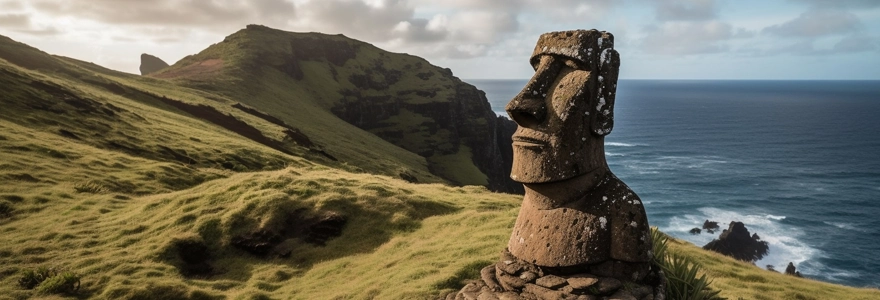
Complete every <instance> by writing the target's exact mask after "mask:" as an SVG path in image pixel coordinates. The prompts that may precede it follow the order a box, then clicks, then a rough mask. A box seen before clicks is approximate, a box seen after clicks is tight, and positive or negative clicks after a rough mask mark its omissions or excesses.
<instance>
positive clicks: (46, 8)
mask: <svg viewBox="0 0 880 300" xmlns="http://www.w3.org/2000/svg"><path fill="white" fill-rule="evenodd" d="M247 24H263V25H267V26H270V27H274V28H279V29H283V30H289V31H317V32H325V33H331V34H336V33H342V34H345V35H346V36H349V37H352V38H356V39H360V40H363V41H366V42H369V43H373V44H375V45H377V46H379V47H382V48H385V49H387V50H390V51H395V52H407V53H411V54H414V55H419V56H422V57H425V58H427V59H428V60H430V61H431V62H432V63H434V64H438V65H443V66H445V67H447V66H448V67H451V68H452V69H453V71H454V72H456V74H457V75H459V76H461V77H464V78H510V77H514V78H527V77H529V72H531V69H530V67H529V65H528V62H527V58H526V57H527V56H528V55H529V53H531V50H532V49H531V47H533V45H534V42H535V40H537V37H538V35H540V34H541V33H543V32H547V31H556V30H568V29H576V28H584V29H589V28H599V29H602V30H608V31H610V32H613V33H614V34H615V36H616V38H617V43H616V47H617V48H618V50H619V51H620V52H621V55H622V61H623V68H624V69H623V70H624V71H625V72H622V73H621V76H622V77H624V78H625V77H627V76H632V77H637V78H651V77H657V76H660V75H659V74H663V75H662V76H670V77H681V78H704V77H706V76H708V75H706V74H714V75H713V76H716V77H722V78H737V77H738V76H739V77H741V76H745V75H737V74H745V73H736V72H737V71H736V70H738V69H739V68H733V67H731V68H730V70H729V72H730V73H724V72H725V69H724V68H723V67H722V66H727V65H731V66H732V64H731V61H734V60H739V61H742V63H746V64H747V63H754V62H756V61H757V60H761V61H762V63H765V64H766V63H768V62H770V63H773V62H774V61H775V60H774V57H789V56H791V57H820V56H827V57H834V59H838V60H841V61H838V65H841V64H847V63H848V64H852V65H853V66H863V68H864V67H865V66H876V67H877V68H876V69H880V62H878V58H877V57H880V55H878V54H880V45H878V41H880V1H875V0H777V1H760V0H743V1H736V2H733V1H716V0H659V1H650V0H621V1H612V0H592V1H583V0H507V1H506V0H478V1H474V0H447V1H434V0H259V1H245V0H212V1H199V0H153V1H141V0H32V1H10V0H0V34H3V35H8V36H10V37H12V38H13V39H16V40H19V41H22V42H25V43H28V44H31V45H33V46H35V47H38V48H41V49H43V50H46V51H47V52H50V53H55V54H60V55H65V56H71V57H74V58H79V59H83V60H87V61H93V62H95V63H98V64H101V65H104V66H107V67H110V68H114V69H120V70H123V71H127V72H136V71H137V63H138V61H137V59H138V57H139V55H140V53H142V52H148V53H151V54H155V55H157V56H160V57H162V58H163V59H165V60H167V61H168V62H169V63H173V62H174V61H176V60H177V59H179V58H181V57H183V56H185V55H188V54H193V53H196V52H198V51H200V50H201V49H204V48H206V47H207V46H209V45H210V44H212V43H216V42H219V41H221V40H222V39H223V37H224V36H226V35H229V34H231V33H233V32H235V31H237V30H240V29H241V28H244V26H245V25H247ZM834 55H837V56H834ZM809 59H811V58H803V60H804V61H801V62H800V64H808V63H811V62H812V61H807V60H809ZM750 60H751V62H750ZM683 61H687V63H686V64H682V63H681V62H683ZM779 61H789V62H790V64H792V65H781V64H780V65H779V66H777V68H783V69H784V68H791V69H792V71H791V74H792V75H791V77H792V78H798V76H802V74H803V73H802V72H797V71H795V70H797V69H798V68H799V67H798V66H796V65H794V64H797V60H796V59H795V60H792V59H784V60H782V59H781V60H779ZM843 61H845V62H843ZM828 64H829V66H830V65H833V64H832V63H828ZM657 68H666V69H667V70H666V71H664V72H662V73H660V72H658V71H657V70H656V69H657ZM710 69H711V70H712V72H711V73H710V72H708V71H706V70H710ZM783 71H784V70H783ZM718 74H722V75H718ZM725 74H726V75H725ZM774 74H785V72H777V73H774ZM842 74H843V73H842ZM850 74H851V75H852V74H856V75H857V76H856V77H859V78H875V79H880V71H861V73H859V72H855V73H850ZM844 75H845V74H844ZM844 75H842V76H844ZM748 76H752V75H748Z"/></svg>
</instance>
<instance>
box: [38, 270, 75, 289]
mask: <svg viewBox="0 0 880 300" xmlns="http://www.w3.org/2000/svg"><path fill="white" fill-rule="evenodd" d="M79 286H80V276H79V275H77V274H75V273H73V272H64V273H61V274H57V275H55V276H52V277H49V278H48V279H46V280H45V281H43V282H42V283H40V284H39V285H37V291H39V292H41V293H49V294H73V293H76V291H78V290H79Z"/></svg>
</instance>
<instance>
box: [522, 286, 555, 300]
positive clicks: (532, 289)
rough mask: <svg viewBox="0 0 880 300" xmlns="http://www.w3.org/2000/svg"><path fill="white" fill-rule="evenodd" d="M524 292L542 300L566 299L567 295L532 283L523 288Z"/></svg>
mask: <svg viewBox="0 0 880 300" xmlns="http://www.w3.org/2000/svg"><path fill="white" fill-rule="evenodd" d="M523 291H525V292H528V293H531V294H533V295H535V296H537V297H538V299H541V300H557V299H564V297H565V293H563V292H561V291H555V290H551V289H548V288H545V287H542V286H539V285H535V284H531V283H529V284H526V286H525V287H524V288H523Z"/></svg>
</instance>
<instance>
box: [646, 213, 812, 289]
mask: <svg viewBox="0 0 880 300" xmlns="http://www.w3.org/2000/svg"><path fill="white" fill-rule="evenodd" d="M784 218H785V217H784V216H782V217H780V216H775V215H770V214H743V213H739V212H734V211H728V210H722V209H718V208H710V207H703V208H699V209H697V211H696V212H695V213H694V214H684V215H680V216H675V217H672V218H671V219H670V220H669V224H668V225H667V226H658V227H660V230H661V231H663V232H666V233H667V234H670V235H672V236H674V237H676V238H680V239H683V240H686V241H689V242H691V243H693V244H694V245H697V246H699V247H702V246H703V245H705V244H707V243H709V242H710V241H712V240H713V239H715V238H717V237H718V235H719V234H720V233H721V230H723V229H726V228H727V226H728V224H729V223H730V222H731V221H738V222H743V223H744V224H745V225H746V228H747V229H748V230H749V232H750V233H757V234H758V236H760V237H761V240H763V241H766V242H767V244H768V245H769V246H770V249H769V251H768V253H767V255H766V256H764V258H763V259H761V260H759V261H757V262H756V263H755V264H756V265H758V266H766V265H773V266H775V267H776V268H777V269H779V268H782V269H784V268H785V266H787V265H788V263H789V262H793V263H794V264H795V265H798V264H800V263H801V262H804V261H807V260H810V259H812V258H815V257H817V256H818V255H821V251H819V250H818V249H816V248H813V247H811V246H810V245H807V244H806V243H804V242H802V241H801V240H800V237H802V236H803V235H804V232H803V230H801V229H799V228H796V227H794V226H791V225H786V224H782V223H780V222H779V221H780V220H782V219H784ZM706 220H711V221H716V222H718V225H719V226H720V227H721V230H719V231H716V232H715V233H714V234H708V233H706V232H705V231H703V233H702V234H699V235H691V234H690V233H689V231H690V230H691V228H694V227H696V228H701V227H702V225H703V222H704V221H706ZM817 267H818V269H821V270H824V269H825V267H824V266H817ZM809 271H810V272H811V273H804V272H802V273H804V274H805V275H807V274H812V272H814V270H809ZM821 272H823V271H819V270H815V273H816V274H819V273H821Z"/></svg>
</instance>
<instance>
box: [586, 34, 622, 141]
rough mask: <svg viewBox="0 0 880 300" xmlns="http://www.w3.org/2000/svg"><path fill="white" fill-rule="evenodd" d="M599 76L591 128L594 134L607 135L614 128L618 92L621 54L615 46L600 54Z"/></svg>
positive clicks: (603, 50) (592, 109)
mask: <svg viewBox="0 0 880 300" xmlns="http://www.w3.org/2000/svg"><path fill="white" fill-rule="evenodd" d="M597 69H598V71H599V76H597V77H596V85H595V86H596V87H597V91H596V101H594V102H593V103H595V104H596V106H595V107H592V108H591V111H592V112H593V113H592V116H591V119H590V129H592V131H593V135H596V136H606V135H608V134H609V133H611V129H612V128H614V97H615V96H616V94H617V72H618V69H620V55H619V54H618V53H617V51H615V50H614V49H613V48H605V49H602V53H601V54H600V55H599V67H598V68H597Z"/></svg>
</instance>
